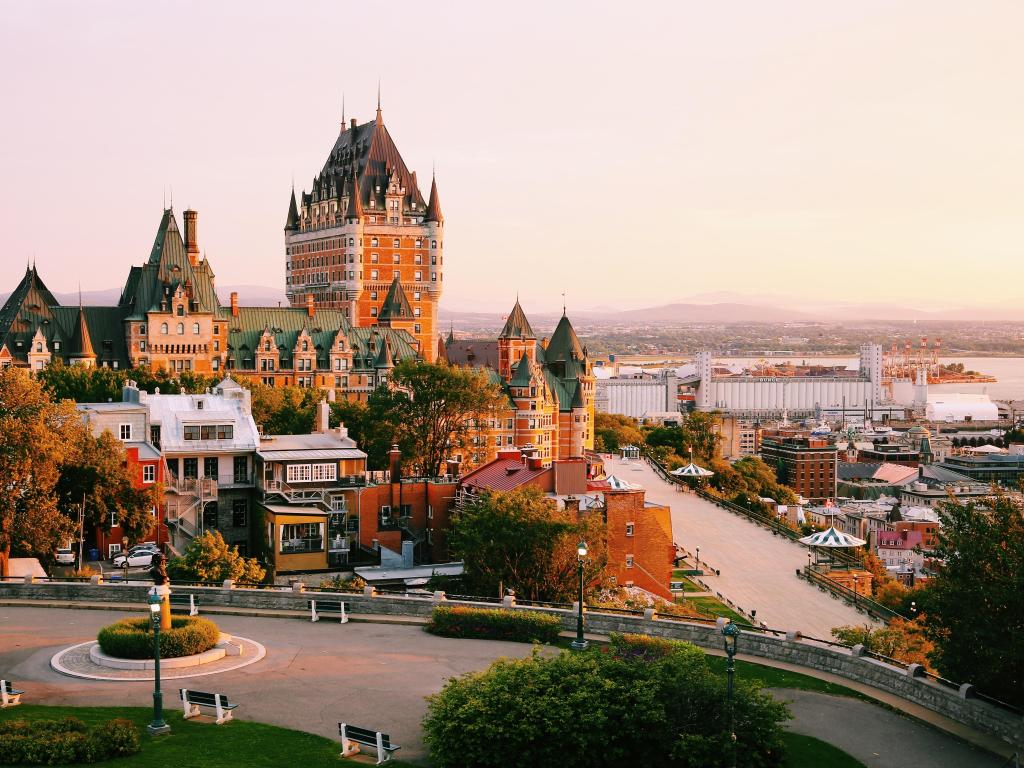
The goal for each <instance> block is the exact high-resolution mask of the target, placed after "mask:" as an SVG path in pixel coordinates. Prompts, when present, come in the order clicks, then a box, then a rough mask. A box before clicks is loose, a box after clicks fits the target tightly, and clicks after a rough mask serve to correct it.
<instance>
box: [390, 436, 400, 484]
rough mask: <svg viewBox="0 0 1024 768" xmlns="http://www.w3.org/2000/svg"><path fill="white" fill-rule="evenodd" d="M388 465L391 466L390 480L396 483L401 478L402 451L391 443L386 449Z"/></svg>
mask: <svg viewBox="0 0 1024 768" xmlns="http://www.w3.org/2000/svg"><path fill="white" fill-rule="evenodd" d="M388 466H389V467H390V468H391V482H392V483H397V482H398V481H400V480H401V479H402V452H401V451H400V450H398V446H397V445H392V446H391V450H390V451H388Z"/></svg>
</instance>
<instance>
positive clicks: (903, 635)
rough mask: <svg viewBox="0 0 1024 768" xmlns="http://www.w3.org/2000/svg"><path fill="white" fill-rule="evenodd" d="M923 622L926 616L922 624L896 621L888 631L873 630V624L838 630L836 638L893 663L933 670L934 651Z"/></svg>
mask: <svg viewBox="0 0 1024 768" xmlns="http://www.w3.org/2000/svg"><path fill="white" fill-rule="evenodd" d="M923 619H924V617H923V616H922V617H920V620H918V621H907V620H905V619H894V620H893V621H891V622H890V623H889V624H888V625H886V626H884V627H872V626H871V625H870V624H863V625H860V626H853V625H847V626H843V627H835V628H834V629H833V630H832V636H833V637H835V638H836V639H837V640H839V642H841V643H846V644H847V645H858V644H860V645H863V646H864V647H865V648H866V649H867V650H869V651H872V652H874V653H880V654H881V655H883V656H888V657H889V658H891V659H897V660H899V661H902V662H905V663H907V664H921V665H922V666H924V667H926V668H928V669H932V668H931V661H930V659H929V654H931V653H932V652H933V649H934V647H933V645H932V643H931V641H930V640H928V638H927V637H926V636H925V633H924V627H923V624H922V621H923ZM932 671H933V672H934V670H933V669H932Z"/></svg>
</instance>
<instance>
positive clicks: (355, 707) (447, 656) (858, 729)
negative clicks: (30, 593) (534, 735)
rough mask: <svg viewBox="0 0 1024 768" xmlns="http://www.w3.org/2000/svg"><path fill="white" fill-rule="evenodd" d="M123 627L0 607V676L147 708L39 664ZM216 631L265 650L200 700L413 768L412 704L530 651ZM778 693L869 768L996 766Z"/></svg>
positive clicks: (849, 709) (417, 741)
mask: <svg viewBox="0 0 1024 768" xmlns="http://www.w3.org/2000/svg"><path fill="white" fill-rule="evenodd" d="M123 617H124V614H123V613H120V612H115V611H94V610H89V611H81V610H70V609H58V608H34V607H22V606H0V625H2V626H3V633H2V634H0V678H5V679H9V680H14V681H16V683H17V684H18V686H19V687H21V688H23V689H24V690H25V691H27V693H26V694H25V696H24V697H23V698H24V700H25V702H26V703H38V704H68V705H75V706H97V705H122V706H140V707H145V706H149V705H150V704H151V703H152V688H151V686H150V685H149V684H147V683H141V682H108V681H94V680H82V679H76V678H70V677H65V676H63V675H60V674H58V673H56V672H54V671H53V670H52V669H51V668H50V663H49V662H50V657H51V656H52V655H53V654H54V653H55V652H56V651H57V650H59V649H60V648H61V647H64V646H68V645H72V644H74V643H80V642H84V641H85V640H88V639H90V638H93V637H95V636H96V632H97V631H98V630H99V628H100V627H102V626H104V625H106V624H110V623H111V622H113V621H116V620H117V619H120V618H123ZM217 623H218V624H219V625H220V626H221V628H222V629H223V630H224V631H225V632H230V633H232V634H237V635H243V636H245V637H250V638H253V639H256V640H258V641H259V642H261V643H263V644H264V645H265V646H266V648H267V657H266V658H265V659H263V660H262V661H260V662H258V663H256V664H253V665H252V666H249V667H244V668H242V669H238V670H235V671H230V672H224V673H221V674H218V675H213V676H210V677H207V678H204V680H203V689H204V690H213V691H216V692H224V693H227V694H228V696H229V697H230V698H231V700H232V701H237V702H239V708H238V710H237V711H236V715H237V717H238V718H239V719H242V720H256V721H259V722H265V723H272V724H274V725H280V726H283V727H286V728H294V729H297V730H302V731H308V732H311V733H317V734H320V735H322V736H326V737H328V738H331V739H334V740H337V737H338V726H337V724H338V721H339V720H341V719H344V718H347V719H350V720H352V721H353V722H357V723H359V724H361V725H367V726H370V727H381V728H386V729H387V730H388V732H389V733H390V734H391V737H392V739H393V740H394V741H395V742H396V743H398V744H401V745H402V756H403V758H404V759H409V760H413V761H419V762H422V761H423V760H424V758H425V757H426V751H425V749H424V747H423V743H422V741H421V734H420V721H421V720H422V719H423V715H424V713H425V712H426V702H425V701H424V696H427V695H429V694H431V693H435V692H436V691H438V690H440V688H441V686H442V685H443V684H444V681H445V680H446V679H447V678H449V677H452V676H454V675H458V674H462V673H464V672H469V671H473V670H480V669H484V668H485V667H487V666H488V665H489V664H490V663H491V662H492V661H493V660H494V659H495V658H497V657H498V656H516V657H522V656H527V655H529V654H530V652H531V650H532V647H531V646H529V645H527V644H525V643H502V642H494V641H487V640H450V639H445V638H440V637H435V636H433V635H430V634H427V633H426V632H424V631H423V630H422V629H421V628H420V627H412V626H397V625H388V624H369V623H354V622H350V623H348V624H344V625H341V624H337V623H335V622H331V621H328V620H323V621H320V622H318V623H316V624H313V623H311V622H306V621H297V620H295V619H267V618H253V617H245V616H218V617H217ZM176 687H178V686H176V685H175V684H174V683H173V682H172V683H170V684H169V685H167V686H166V689H165V701H166V702H168V706H167V710H170V711H169V712H168V722H169V723H170V724H171V727H172V728H173V727H174V724H175V722H176V717H177V715H176V714H175V713H174V712H173V702H175V701H176V700H177V691H175V690H174V689H175V688H176ZM780 695H782V696H785V697H788V698H791V699H792V700H793V701H794V705H793V711H794V714H795V716H796V717H795V719H794V720H793V721H792V722H791V727H792V728H793V730H796V731H799V732H801V733H807V734H809V735H812V736H815V737H817V738H820V739H823V740H826V741H830V742H833V743H835V744H837V746H839V747H841V748H842V749H846V750H847V751H850V752H851V754H855V755H856V756H857V757H858V758H859V759H860V760H861V761H862V762H864V763H865V764H866V765H868V766H870V768H914V766H926V765H927V766H929V768H966V766H978V768H989V767H990V766H991V767H992V768H996V767H997V766H998V765H999V762H998V761H997V760H996V759H995V758H991V759H990V756H989V755H988V753H984V752H980V751H975V750H971V749H969V748H968V747H966V746H965V745H964V744H963V743H961V742H960V741H958V740H957V739H955V738H954V737H952V736H949V735H947V734H944V733H942V732H940V731H936V730H933V729H931V728H928V727H926V726H923V725H920V724H918V723H917V722H915V721H912V720H909V719H907V718H904V717H900V716H899V715H896V714H893V713H891V712H889V711H887V710H884V709H882V708H880V707H875V706H874V705H871V704H866V703H863V702H859V701H856V700H853V699H843V698H835V697H831V696H825V695H822V694H810V693H808V694H805V693H803V692H800V691H788V690H787V691H783V692H780ZM841 732H845V733H846V734H847V736H841V735H840V734H841ZM868 734H872V735H871V736H870V737H869V736H868ZM850 741H859V742H862V744H863V745H864V746H865V747H866V748H871V749H872V750H873V749H876V747H875V746H873V745H875V744H877V745H878V746H877V749H879V750H881V751H880V752H879V755H877V756H873V757H877V759H872V760H867V759H865V757H863V756H862V755H861V754H859V753H855V752H854V750H853V749H852V748H851V747H850V746H847V744H846V743H845V742H850ZM886 741H887V742H888V743H887V744H886V743H884V742H886Z"/></svg>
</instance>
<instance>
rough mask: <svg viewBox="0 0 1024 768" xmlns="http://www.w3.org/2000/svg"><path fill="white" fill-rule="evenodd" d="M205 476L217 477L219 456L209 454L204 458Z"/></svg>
mask: <svg viewBox="0 0 1024 768" xmlns="http://www.w3.org/2000/svg"><path fill="white" fill-rule="evenodd" d="M203 477H210V478H213V479H216V478H217V457H216V456H207V457H206V458H204V459H203Z"/></svg>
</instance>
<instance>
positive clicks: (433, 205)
mask: <svg viewBox="0 0 1024 768" xmlns="http://www.w3.org/2000/svg"><path fill="white" fill-rule="evenodd" d="M425 221H436V222H438V223H439V224H440V223H442V222H444V214H443V213H441V196H440V195H438V193H437V176H432V177H431V179H430V200H429V201H428V202H427V216H426V218H425Z"/></svg>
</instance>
